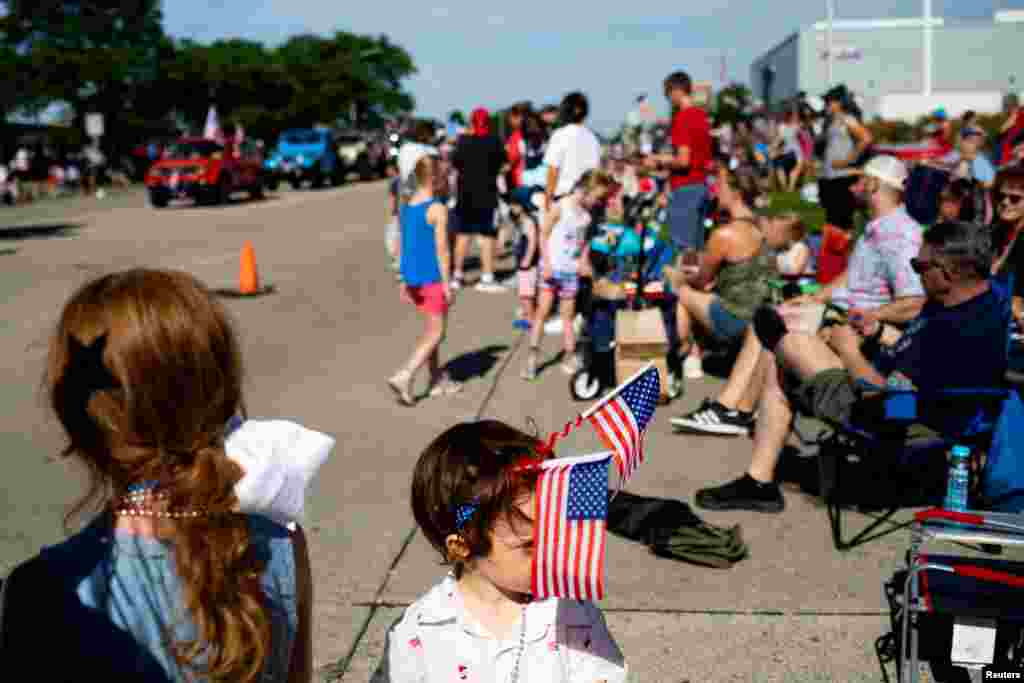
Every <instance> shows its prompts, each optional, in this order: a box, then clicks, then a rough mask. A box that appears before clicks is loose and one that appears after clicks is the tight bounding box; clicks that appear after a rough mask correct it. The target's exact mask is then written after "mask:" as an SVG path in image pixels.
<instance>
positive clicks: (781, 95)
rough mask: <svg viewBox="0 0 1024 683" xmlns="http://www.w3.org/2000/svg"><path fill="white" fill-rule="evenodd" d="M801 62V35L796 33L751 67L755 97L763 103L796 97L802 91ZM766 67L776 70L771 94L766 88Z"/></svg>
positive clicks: (751, 81)
mask: <svg viewBox="0 0 1024 683" xmlns="http://www.w3.org/2000/svg"><path fill="white" fill-rule="evenodd" d="M799 62H800V34H799V33H794V34H793V35H791V36H790V37H789V38H787V39H786V40H784V41H783V42H782V43H780V44H779V45H777V46H775V47H774V48H772V50H771V51H769V52H768V53H766V54H765V55H763V56H762V57H760V58H758V59H757V60H755V61H754V63H753V64H752V65H751V67H750V83H751V92H753V93H754V97H755V98H757V99H759V100H761V101H763V102H769V101H773V102H778V101H779V100H784V99H787V98H790V97H793V96H794V95H796V94H797V93H798V92H799V91H800V90H801V88H800V70H799ZM765 67H772V68H774V78H773V79H772V82H771V87H770V92H769V91H768V90H767V89H766V87H765V86H766V83H765V80H764V69H765Z"/></svg>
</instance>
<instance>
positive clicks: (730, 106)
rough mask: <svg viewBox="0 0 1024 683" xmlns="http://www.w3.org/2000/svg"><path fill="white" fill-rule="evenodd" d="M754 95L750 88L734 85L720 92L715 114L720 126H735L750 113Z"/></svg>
mask: <svg viewBox="0 0 1024 683" xmlns="http://www.w3.org/2000/svg"><path fill="white" fill-rule="evenodd" d="M751 98H752V94H751V92H750V88H748V87H747V86H745V85H742V84H740V83H732V84H730V85H728V86H726V87H724V88H722V90H720V91H719V92H718V95H717V96H716V97H715V106H714V114H715V121H716V122H717V123H718V125H722V124H725V123H731V124H734V125H735V123H736V122H737V121H739V120H740V119H741V118H742V117H743V115H744V113H745V112H747V111H749V109H750V103H751Z"/></svg>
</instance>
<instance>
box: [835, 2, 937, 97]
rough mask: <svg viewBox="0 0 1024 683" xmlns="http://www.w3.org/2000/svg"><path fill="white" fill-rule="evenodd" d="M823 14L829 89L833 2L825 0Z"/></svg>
mask: <svg viewBox="0 0 1024 683" xmlns="http://www.w3.org/2000/svg"><path fill="white" fill-rule="evenodd" d="M926 1H927V0H926ZM825 12H826V15H827V17H828V27H827V29H826V30H827V39H826V42H825V45H826V47H825V50H826V53H825V54H826V57H827V62H828V87H829V88H831V87H832V86H833V85H834V83H833V81H834V75H833V67H832V60H833V59H834V58H835V55H833V54H832V53H833V52H834V49H833V47H834V46H833V40H832V38H833V37H832V30H833V29H832V24H833V23H834V22H835V18H836V8H835V0H825Z"/></svg>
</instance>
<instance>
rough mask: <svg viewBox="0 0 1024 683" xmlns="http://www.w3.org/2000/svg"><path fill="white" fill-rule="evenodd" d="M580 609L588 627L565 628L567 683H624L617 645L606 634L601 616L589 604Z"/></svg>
mask: <svg viewBox="0 0 1024 683" xmlns="http://www.w3.org/2000/svg"><path fill="white" fill-rule="evenodd" d="M581 607H582V608H583V609H584V610H585V611H586V613H587V615H588V617H589V621H590V625H589V626H587V627H575V626H570V627H568V629H567V630H568V633H567V637H568V641H569V642H568V643H567V646H568V649H569V681H570V683H596V682H597V681H605V682H606V683H626V680H627V678H628V674H629V669H628V667H627V666H626V660H625V658H624V657H623V656H622V651H621V650H620V649H619V646H618V643H616V642H615V639H614V638H612V634H611V633H610V632H609V631H608V625H607V624H606V623H605V620H604V615H603V614H602V613H601V610H599V609H598V608H597V607H596V606H594V605H593V604H591V603H589V602H587V603H583V604H582V605H581Z"/></svg>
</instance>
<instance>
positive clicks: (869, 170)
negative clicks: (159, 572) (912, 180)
mask: <svg viewBox="0 0 1024 683" xmlns="http://www.w3.org/2000/svg"><path fill="white" fill-rule="evenodd" d="M859 174H860V175H866V176H869V177H871V178H877V179H879V180H881V181H882V182H883V183H885V184H886V185H888V186H890V187H893V188H895V189H897V190H900V191H901V192H902V191H903V189H904V185H905V184H906V182H907V175H908V174H907V167H906V165H905V164H904V163H903V162H902V161H900V160H899V159H897V158H896V157H893V156H888V155H882V156H877V157H874V158H873V159H871V161H869V162H868V163H867V164H865V165H864V168H863V169H861V170H860V171H859Z"/></svg>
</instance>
